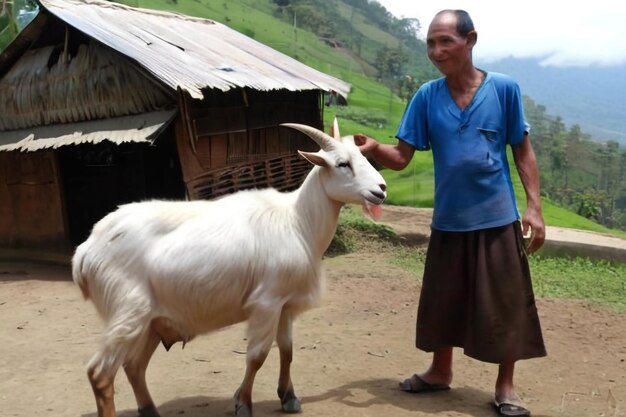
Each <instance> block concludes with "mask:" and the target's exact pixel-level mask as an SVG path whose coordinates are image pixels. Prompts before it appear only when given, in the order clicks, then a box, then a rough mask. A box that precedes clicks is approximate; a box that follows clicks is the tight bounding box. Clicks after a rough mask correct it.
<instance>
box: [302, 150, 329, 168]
mask: <svg viewBox="0 0 626 417" xmlns="http://www.w3.org/2000/svg"><path fill="white" fill-rule="evenodd" d="M298 153H299V154H300V155H301V156H302V157H303V158H304V159H306V160H307V161H309V162H310V163H312V164H313V165H317V166H320V167H326V166H328V162H326V160H325V159H324V158H323V157H322V156H320V155H319V154H318V153H313V152H304V151H298Z"/></svg>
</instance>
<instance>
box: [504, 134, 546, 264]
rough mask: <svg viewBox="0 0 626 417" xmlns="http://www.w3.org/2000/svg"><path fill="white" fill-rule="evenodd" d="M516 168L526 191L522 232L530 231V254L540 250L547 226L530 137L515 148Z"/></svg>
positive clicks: (535, 159)
mask: <svg viewBox="0 0 626 417" xmlns="http://www.w3.org/2000/svg"><path fill="white" fill-rule="evenodd" d="M512 149H513V159H514V160H515V167H516V168H517V172H518V174H519V177H520V179H521V180H522V185H523V186H524V191H526V210H525V211H524V215H523V216H522V231H523V232H524V235H526V234H527V233H528V231H529V229H530V233H531V239H530V244H529V245H528V252H529V253H533V252H535V251H536V250H538V249H539V248H540V247H541V246H542V245H543V242H544V241H545V238H546V226H545V223H544V221H543V214H542V213H541V196H540V193H539V168H538V167H537V158H536V157H535V151H534V150H533V147H532V145H531V143H530V138H529V137H528V135H525V136H524V139H523V140H522V142H521V143H519V144H517V145H515V146H513V148H512Z"/></svg>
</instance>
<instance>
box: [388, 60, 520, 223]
mask: <svg viewBox="0 0 626 417" xmlns="http://www.w3.org/2000/svg"><path fill="white" fill-rule="evenodd" d="M529 128H530V127H529V126H528V124H527V123H526V121H525V117H524V109H523V106H522V96H521V93H520V90H519V86H518V85H517V83H516V82H515V81H514V80H513V79H512V78H511V77H509V76H506V75H504V74H498V73H493V72H489V73H487V74H486V76H485V80H484V81H483V83H482V84H481V86H480V87H479V88H478V90H477V91H476V93H475V94H474V98H473V99H472V101H471V103H470V104H469V105H468V106H467V107H466V108H465V109H460V108H459V106H458V105H457V104H456V103H455V102H454V100H453V99H452V96H451V94H450V92H449V90H448V86H447V84H446V81H445V78H439V79H436V80H433V81H430V82H428V83H426V84H424V85H422V86H421V87H420V88H419V90H418V91H417V92H416V93H415V95H414V96H413V98H412V99H411V102H410V103H409V104H408V106H407V108H406V110H405V113H404V116H403V118H402V121H401V122H400V127H399V128H398V133H397V134H396V137H397V138H398V139H400V140H402V141H404V142H407V143H408V144H410V145H411V146H413V147H414V148H415V149H417V150H429V149H432V152H433V160H434V167H435V209H434V213H433V223H432V227H433V228H434V229H437V230H443V231H453V232H466V231H472V230H478V229H486V228H491V227H498V226H503V225H506V224H510V223H512V222H514V221H515V220H517V219H519V212H518V209H517V204H516V202H515V195H514V193H513V185H512V183H511V174H510V172H509V164H508V161H507V156H506V145H507V144H508V145H516V144H519V143H520V142H521V141H522V140H523V139H524V135H525V132H528V131H529Z"/></svg>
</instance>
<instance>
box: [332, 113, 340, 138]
mask: <svg viewBox="0 0 626 417" xmlns="http://www.w3.org/2000/svg"><path fill="white" fill-rule="evenodd" d="M333 136H334V137H335V139H337V140H341V134H340V133H339V122H338V121H337V118H336V117H335V119H334V120H333Z"/></svg>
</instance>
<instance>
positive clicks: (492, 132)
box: [477, 127, 500, 143]
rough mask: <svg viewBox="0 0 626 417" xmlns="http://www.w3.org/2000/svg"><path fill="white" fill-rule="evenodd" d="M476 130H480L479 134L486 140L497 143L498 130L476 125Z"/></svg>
mask: <svg viewBox="0 0 626 417" xmlns="http://www.w3.org/2000/svg"><path fill="white" fill-rule="evenodd" d="M477 129H478V132H480V136H481V137H482V138H484V139H485V140H487V141H488V142H490V143H498V142H500V131H499V130H498V129H495V128H489V127H478V128H477Z"/></svg>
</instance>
